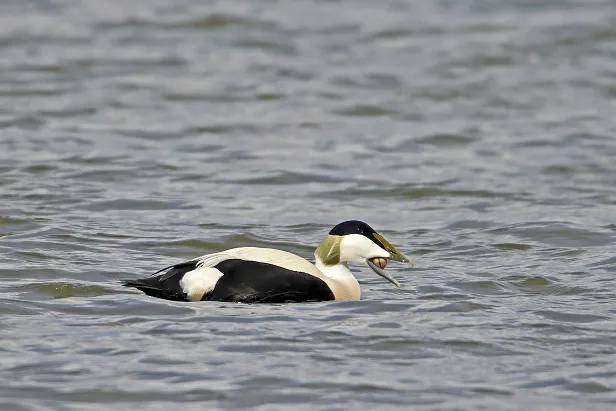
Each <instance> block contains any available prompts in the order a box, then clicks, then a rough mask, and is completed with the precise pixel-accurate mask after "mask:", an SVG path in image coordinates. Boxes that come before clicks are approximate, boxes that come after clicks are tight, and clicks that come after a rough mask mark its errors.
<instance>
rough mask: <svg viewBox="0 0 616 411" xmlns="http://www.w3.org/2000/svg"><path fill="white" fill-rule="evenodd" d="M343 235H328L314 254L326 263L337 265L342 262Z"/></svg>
mask: <svg viewBox="0 0 616 411" xmlns="http://www.w3.org/2000/svg"><path fill="white" fill-rule="evenodd" d="M341 240H342V237H340V236H337V235H328V236H327V237H325V238H324V239H323V241H321V244H319V246H318V247H317V249H316V251H315V252H314V254H315V255H316V256H317V257H319V259H320V260H321V261H323V263H324V264H325V265H336V264H339V263H340V241H341Z"/></svg>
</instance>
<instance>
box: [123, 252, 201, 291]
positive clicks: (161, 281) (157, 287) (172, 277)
mask: <svg viewBox="0 0 616 411" xmlns="http://www.w3.org/2000/svg"><path fill="white" fill-rule="evenodd" d="M198 263H199V261H197V260H192V261H186V262H184V263H180V264H176V265H172V266H169V267H165V268H163V269H162V270H159V271H157V272H155V273H154V274H152V275H151V276H150V277H146V278H140V279H137V280H124V281H122V285H123V286H125V287H134V288H136V289H138V290H140V291H143V292H144V293H146V294H147V295H150V296H152V297H158V298H164V299H165V300H174V301H188V298H187V295H186V293H185V292H184V291H183V290H182V287H181V286H180V280H181V279H182V277H184V274H186V273H187V272H189V271H192V270H194V269H195V268H197V264H198ZM165 270H168V271H166V272H165V273H163V274H161V275H158V276H156V274H158V273H160V272H163V271H165Z"/></svg>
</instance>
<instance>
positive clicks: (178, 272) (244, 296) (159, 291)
mask: <svg viewBox="0 0 616 411" xmlns="http://www.w3.org/2000/svg"><path fill="white" fill-rule="evenodd" d="M197 264H198V261H196V260H195V261H188V262H185V263H181V264H177V265H174V266H171V267H168V270H167V271H166V272H165V273H163V274H161V275H158V276H152V277H147V278H143V279H138V280H126V281H124V283H123V285H124V286H127V287H134V288H137V289H138V290H141V291H143V292H144V293H145V294H147V295H150V296H152V297H158V298H164V299H167V300H176V301H188V296H187V294H186V293H185V292H184V290H183V289H182V286H181V285H180V280H181V279H182V277H183V276H184V275H185V274H186V273H187V272H189V271H192V270H194V269H196V268H197ZM214 268H216V269H217V270H218V271H220V272H221V273H222V274H223V275H222V277H220V279H219V280H218V281H217V282H216V285H215V287H214V289H213V290H212V291H210V292H209V293H207V294H205V295H204V296H203V297H202V300H205V301H229V302H243V303H288V302H309V301H329V300H334V299H335V297H334V294H333V292H332V291H331V290H330V288H329V286H328V285H327V284H326V283H325V282H324V281H323V280H321V279H320V278H318V277H315V276H313V275H310V274H306V273H303V272H300V271H293V270H288V269H286V268H283V267H280V266H277V265H274V264H268V263H263V262H258V261H251V260H242V259H228V260H224V261H221V262H220V263H218V264H216V265H215V266H214ZM163 270H165V269H163ZM161 271H162V270H161ZM161 271H159V272H161ZM155 274H157V273H155Z"/></svg>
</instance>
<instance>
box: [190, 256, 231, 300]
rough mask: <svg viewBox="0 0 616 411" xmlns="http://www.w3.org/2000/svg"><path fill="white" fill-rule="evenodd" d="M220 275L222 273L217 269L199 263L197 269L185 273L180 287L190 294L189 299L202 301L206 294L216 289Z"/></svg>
mask: <svg viewBox="0 0 616 411" xmlns="http://www.w3.org/2000/svg"><path fill="white" fill-rule="evenodd" d="M221 261H222V260H221ZM216 264H218V263H216ZM220 277H222V273H221V272H220V271H218V270H217V269H215V268H213V267H204V266H203V265H199V266H198V267H197V268H196V269H194V270H192V271H189V272H187V273H186V274H184V276H183V277H182V279H181V280H180V287H182V291H184V292H185V293H186V295H187V296H188V300H189V301H200V300H201V298H203V296H204V295H205V294H207V293H209V292H210V291H212V290H213V289H214V287H215V286H216V283H217V282H218V280H219V279H220Z"/></svg>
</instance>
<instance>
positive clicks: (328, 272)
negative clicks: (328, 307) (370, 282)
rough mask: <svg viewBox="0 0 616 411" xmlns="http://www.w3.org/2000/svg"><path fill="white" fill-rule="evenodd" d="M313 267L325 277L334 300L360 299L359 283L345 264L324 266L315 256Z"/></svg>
mask: <svg viewBox="0 0 616 411" xmlns="http://www.w3.org/2000/svg"><path fill="white" fill-rule="evenodd" d="M314 265H315V266H316V267H317V268H318V269H319V271H321V272H322V273H323V275H324V276H325V277H327V281H326V282H327V284H328V285H329V287H330V288H331V289H332V291H333V293H334V295H335V296H336V300H359V299H360V297H361V290H360V288H359V283H358V282H357V279H356V278H355V276H354V275H353V273H352V272H351V270H349V267H347V265H346V263H339V264H336V265H325V264H324V263H323V261H321V259H320V258H319V257H317V256H316V255H315V261H314Z"/></svg>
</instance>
